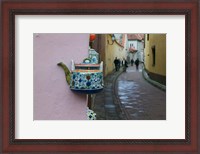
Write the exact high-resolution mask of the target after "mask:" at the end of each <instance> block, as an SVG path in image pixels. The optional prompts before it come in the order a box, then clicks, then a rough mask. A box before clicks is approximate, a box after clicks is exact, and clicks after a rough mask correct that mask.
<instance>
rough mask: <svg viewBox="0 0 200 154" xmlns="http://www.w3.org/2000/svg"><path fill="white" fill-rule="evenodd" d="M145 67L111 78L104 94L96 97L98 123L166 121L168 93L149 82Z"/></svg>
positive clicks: (101, 93) (111, 76)
mask: <svg viewBox="0 0 200 154" xmlns="http://www.w3.org/2000/svg"><path fill="white" fill-rule="evenodd" d="M142 67H143V66H142V65H140V66H139V69H138V70H136V67H135V66H129V67H128V68H127V70H126V72H123V70H122V69H120V70H119V71H118V72H115V71H114V72H113V73H111V74H109V75H108V76H107V77H106V78H105V81H104V84H105V87H104V90H103V91H102V92H100V93H98V94H96V96H95V98H94V106H93V109H94V111H95V112H96V114H97V120H125V119H126V120H165V119H166V92H165V91H163V90H161V89H159V88H157V87H155V86H153V85H152V84H150V83H149V82H147V81H146V80H145V79H144V77H143V73H142Z"/></svg>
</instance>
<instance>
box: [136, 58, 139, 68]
mask: <svg viewBox="0 0 200 154" xmlns="http://www.w3.org/2000/svg"><path fill="white" fill-rule="evenodd" d="M135 65H136V69H137V70H138V67H139V59H138V58H137V59H136V61H135Z"/></svg>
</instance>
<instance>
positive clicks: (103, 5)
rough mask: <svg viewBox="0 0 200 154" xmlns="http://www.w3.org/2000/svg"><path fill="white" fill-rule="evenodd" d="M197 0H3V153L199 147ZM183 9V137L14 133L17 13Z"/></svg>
mask: <svg viewBox="0 0 200 154" xmlns="http://www.w3.org/2000/svg"><path fill="white" fill-rule="evenodd" d="M198 5H199V3H198V1H176V2H174V1H165V2H162V1H158V2H157V3H154V2H153V1H151V2H139V1H119V0H118V1H114V0H113V1H110V2H104V1H103V2H100V1H75V2H72V1H60V2H56V1H50V0H47V1H30V2H29V1H28V2H23V1H17V2H16V1H11V0H10V1H3V2H1V8H2V19H1V20H2V27H3V28H2V36H1V37H2V42H1V43H2V45H1V46H2V52H1V54H0V58H1V60H2V63H1V65H0V70H1V76H2V79H1V81H0V84H1V85H2V88H1V93H0V94H1V95H0V96H1V98H2V99H1V100H2V103H1V104H0V105H1V106H0V107H2V110H1V112H2V113H1V112H0V113H1V115H2V116H1V117H2V118H0V120H2V124H3V125H2V126H1V129H2V145H3V146H2V149H1V151H2V153H9V152H11V153H13V152H16V153H18V152H53V153H55V152H114V153H116V152H135V153H136V152H138V153H139V152H144V153H146V152H152V153H153V152H163V153H166V152H168V153H171V152H174V153H176V152H177V153H191V154H192V153H194V152H196V153H198V152H200V148H199V145H198V144H199V142H198V138H199V130H198V126H199V119H198V114H199V113H198V111H199V110H200V109H199V105H198V103H199V102H198V101H199V97H198V93H199V82H198V80H199V79H198V78H199V75H198V72H199V71H198V69H199V63H198V59H199V54H198V50H199V47H198V41H199V36H198V35H199V33H198V25H199V20H198V13H199V12H198V11H199V8H198ZM63 14H67V15H185V21H186V22H185V27H186V28H185V36H186V39H185V49H186V51H185V54H186V56H185V57H186V59H185V61H186V65H185V72H186V74H185V85H186V90H185V93H186V96H185V100H186V102H185V108H186V109H185V139H15V107H16V106H15V84H16V83H15V71H16V70H15V32H16V31H15V15H63Z"/></svg>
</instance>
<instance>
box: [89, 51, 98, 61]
mask: <svg viewBox="0 0 200 154" xmlns="http://www.w3.org/2000/svg"><path fill="white" fill-rule="evenodd" d="M89 58H90V59H91V63H92V64H98V63H99V53H98V52H96V51H95V50H94V49H91V48H90V49H89Z"/></svg>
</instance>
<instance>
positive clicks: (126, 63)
mask: <svg viewBox="0 0 200 154" xmlns="http://www.w3.org/2000/svg"><path fill="white" fill-rule="evenodd" d="M127 67H128V62H127V60H125V59H124V72H126V69H127Z"/></svg>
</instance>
